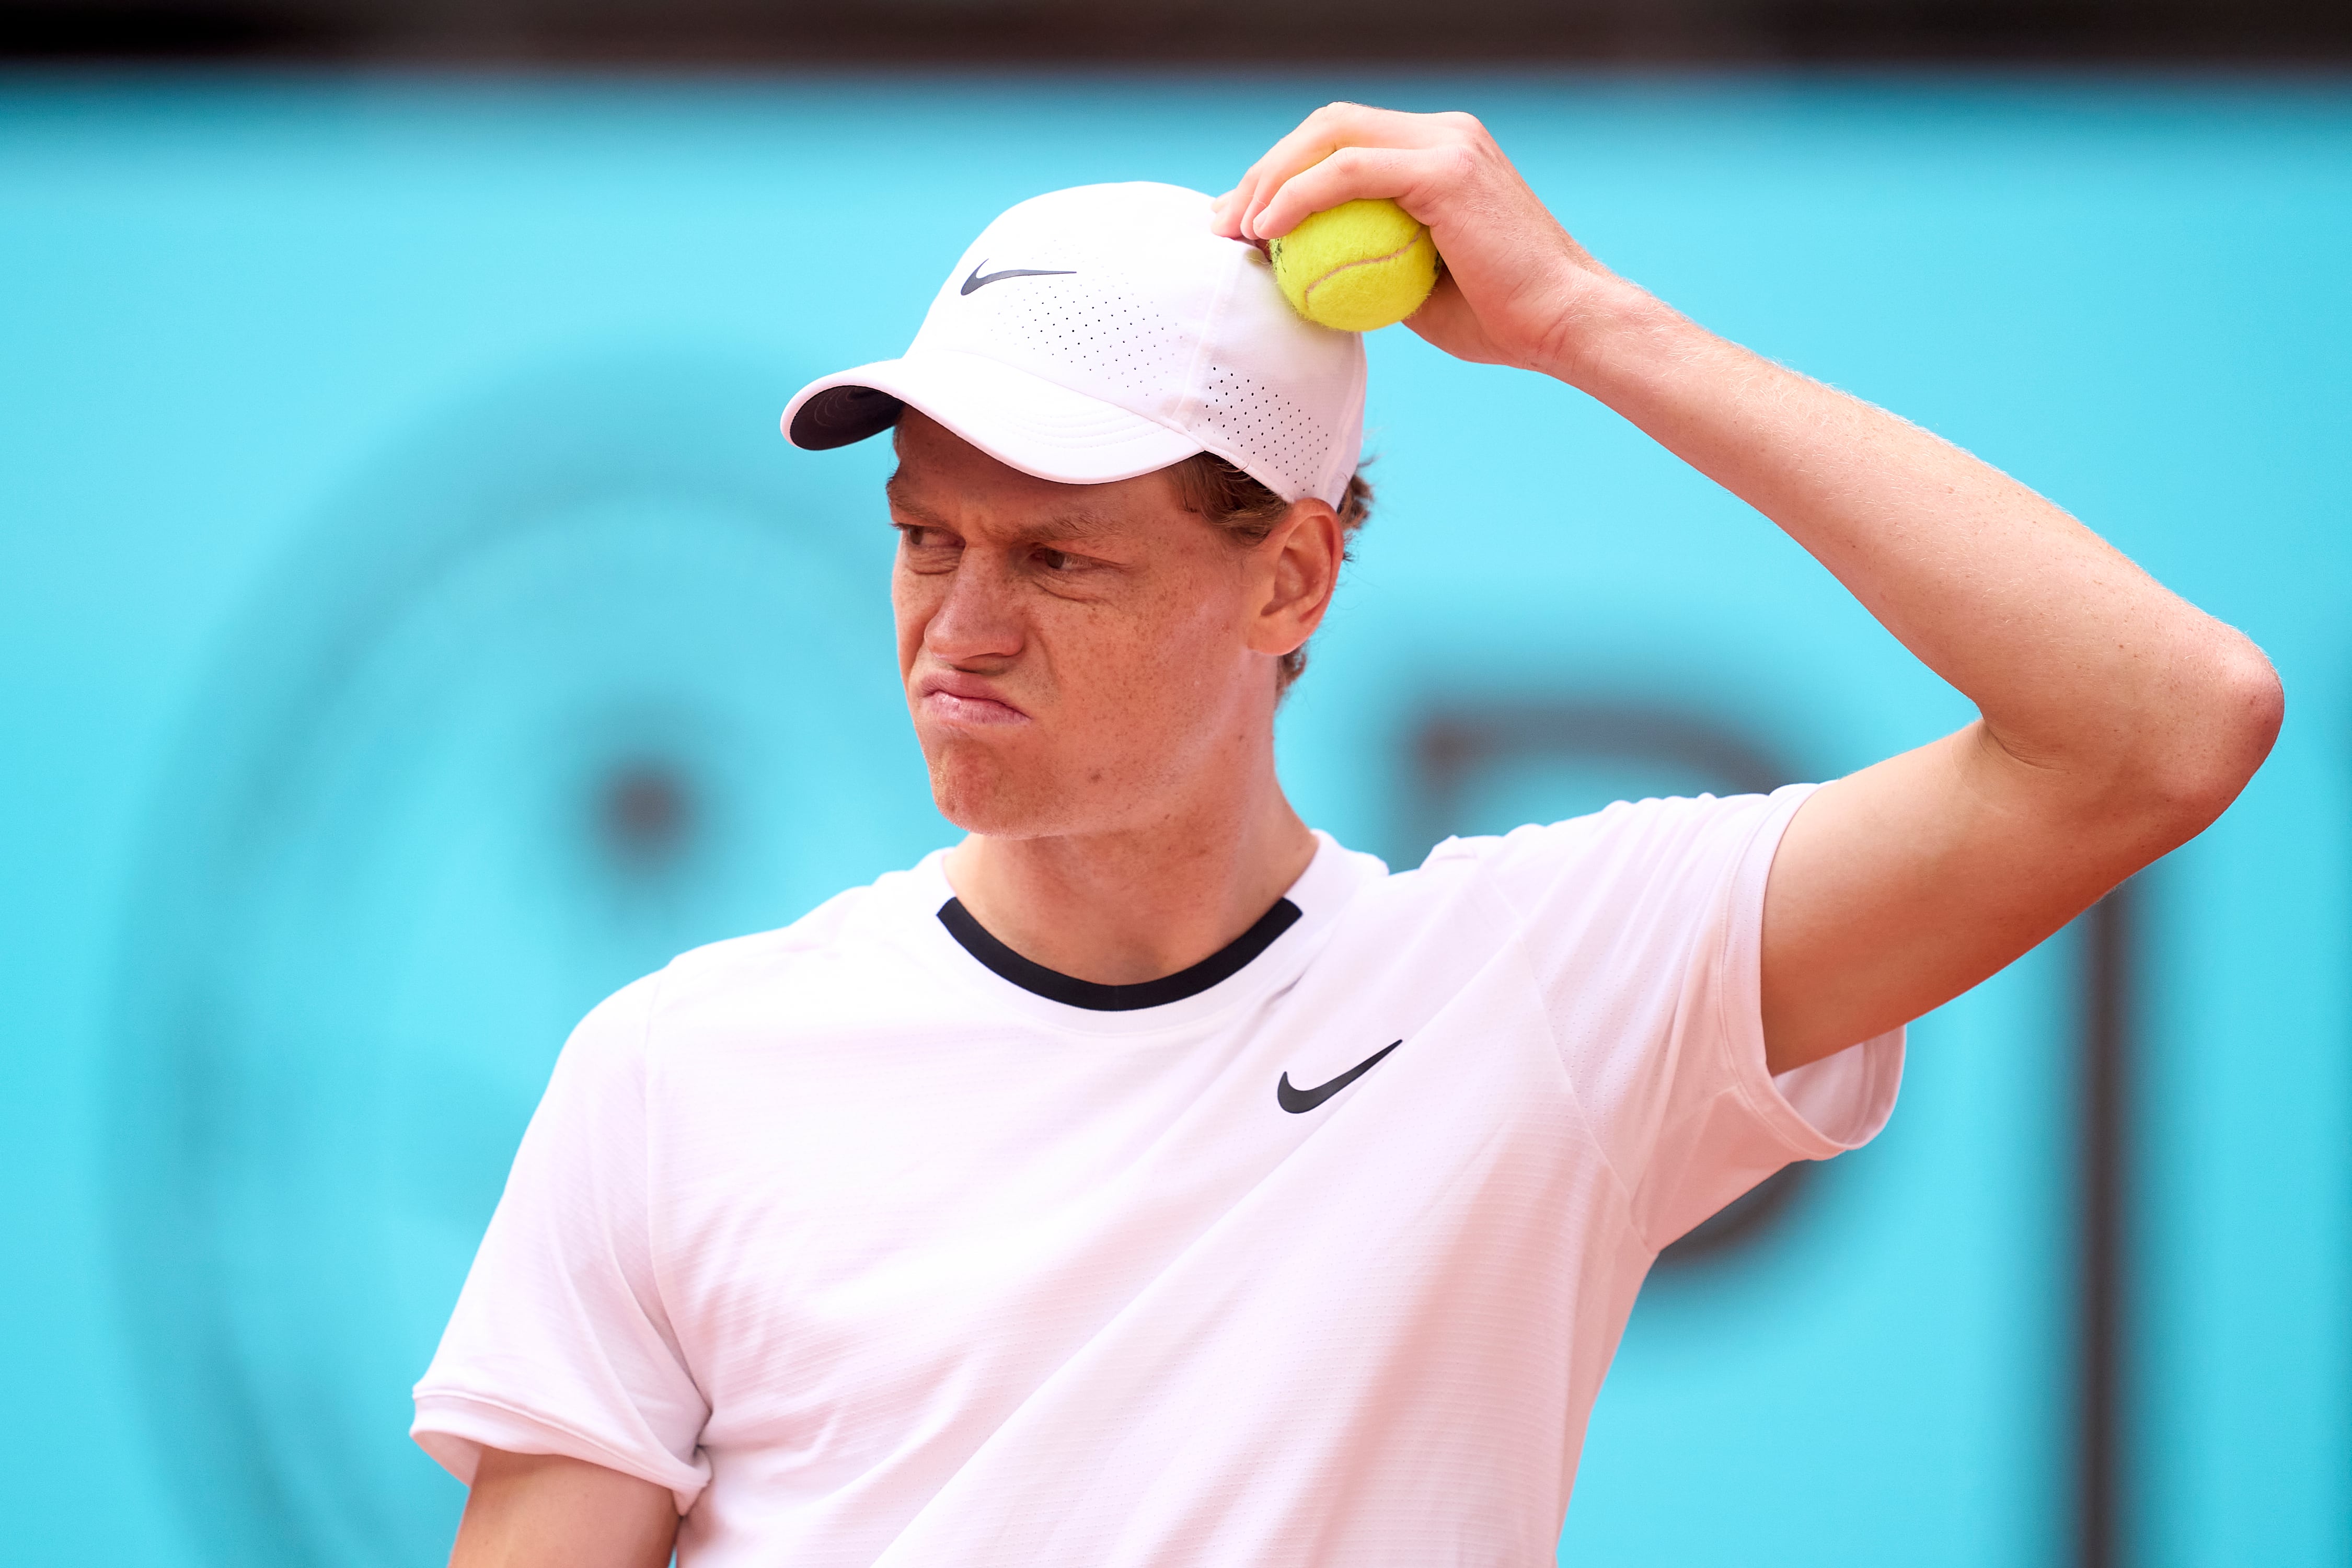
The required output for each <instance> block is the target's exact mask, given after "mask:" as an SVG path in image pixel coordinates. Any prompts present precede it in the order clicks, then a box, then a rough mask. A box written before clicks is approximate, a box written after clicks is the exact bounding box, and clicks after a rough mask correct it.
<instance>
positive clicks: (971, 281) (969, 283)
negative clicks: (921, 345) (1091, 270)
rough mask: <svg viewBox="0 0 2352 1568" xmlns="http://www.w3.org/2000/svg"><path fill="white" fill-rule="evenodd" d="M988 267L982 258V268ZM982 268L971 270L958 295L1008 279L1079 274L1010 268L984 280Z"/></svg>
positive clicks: (1065, 270)
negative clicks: (981, 273) (981, 272)
mask: <svg viewBox="0 0 2352 1568" xmlns="http://www.w3.org/2000/svg"><path fill="white" fill-rule="evenodd" d="M987 265H988V258H986V257H984V256H983V257H982V258H980V267H985V266H987ZM980 267H975V268H972V269H971V277H969V278H967V279H964V280H963V287H962V288H961V289H957V290H956V292H957V293H959V294H969V293H971V291H972V290H973V289H985V288H987V287H988V286H989V285H990V284H991V283H1002V282H1003V281H1004V279H1007V278H1070V277H1075V276H1076V273H1077V268H1074V267H1008V268H1005V269H1004V270H1003V271H1002V272H992V273H990V274H989V275H988V276H987V277H985V278H982V276H981V275H980Z"/></svg>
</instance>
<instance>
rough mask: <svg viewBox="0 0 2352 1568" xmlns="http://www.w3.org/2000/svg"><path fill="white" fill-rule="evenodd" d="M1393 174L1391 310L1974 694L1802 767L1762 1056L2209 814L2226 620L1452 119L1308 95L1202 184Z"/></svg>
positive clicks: (2247, 748) (1772, 893)
mask: <svg viewBox="0 0 2352 1568" xmlns="http://www.w3.org/2000/svg"><path fill="white" fill-rule="evenodd" d="M1358 196H1390V197H1393V198H1395V199H1396V200H1397V201H1398V202H1399V203H1401V204H1402V205H1403V206H1404V208H1405V210H1407V211H1408V212H1410V213H1412V215H1413V216H1415V217H1416V218H1418V219H1420V220H1421V221H1422V222H1423V223H1424V224H1427V225H1428V226H1429V228H1430V231H1431V234H1432V236H1433V238H1434V239H1435V241H1436V244H1437V248H1438V252H1439V254H1440V255H1442V256H1443V257H1444V258H1445V264H1446V275H1445V277H1444V278H1443V279H1441V280H1440V282H1439V285H1438V289H1437V292H1435V293H1434V294H1433V295H1432V296H1431V297H1430V300H1429V303H1428V304H1427V305H1425V306H1423V308H1422V310H1421V311H1420V312H1419V313H1418V314H1417V315H1415V316H1414V317H1413V318H1412V321H1411V323H1410V324H1411V325H1412V327H1413V328H1414V329H1415V330H1416V331H1419V332H1420V333H1421V334H1422V335H1423V337H1425V338H1427V339H1429V340H1430V342H1433V343H1435V344H1436V345H1437V346H1438V347H1440V348H1442V349H1444V350H1446V351H1447V352H1449V353H1454V354H1456V355H1459V356H1460V357H1462V358H1465V359H1470V360H1476V361H1480V362H1484V363H1499V364H1509V365H1516V366H1518V367H1520V368H1523V369H1528V370H1534V371H1538V372H1540V373H1542V374H1548V375H1552V376H1555V377H1557V378H1559V380H1561V381H1565V382H1567V383H1568V384H1570V385H1571V386H1575V387H1577V388H1579V389H1580V390H1581V391H1584V392H1586V393H1589V394H1590V395H1592V396H1594V397H1596V398H1598V399H1600V400H1601V402H1603V403H1605V404H1607V405H1609V406H1610V407H1612V408H1613V409H1615V410H1616V411H1617V412H1618V413H1620V414H1622V415H1623V416H1625V417H1626V418H1627V419H1630V420H1631V421H1633V423H1634V424H1635V425H1637V426H1640V427H1641V428H1642V429H1643V430H1644V431H1646V432H1648V433H1649V434H1650V435H1651V436H1652V437H1655V438H1656V439H1657V440H1658V441H1659V442H1660V443H1661V444H1662V445H1664V447H1667V448H1668V449H1669V450H1671V451H1673V452H1674V453H1675V455H1677V456H1678V457H1680V458H1683V459H1684V460H1685V462H1687V463H1689V464H1690V465H1691V466H1692V467H1694V468H1697V469H1698V470H1699V471H1701V472H1702V473H1705V474H1706V475H1707V476H1708V477H1709V478H1710V479H1714V480H1716V482H1717V483H1718V484H1720V485H1722V486H1723V487H1724V488H1725V489H1728V490H1730V491H1732V492H1733V493H1734V494H1736V495H1738V497H1740V498H1741V499H1742V500H1746V501H1747V502H1748V504H1749V505H1751V506H1753V507H1755V508H1756V509H1757V510H1759V511H1760V512H1762V513H1763V514H1764V515H1765V516H1767V517H1769V518H1770V519H1771V520H1772V521H1774V522H1776V523H1778V524H1780V527H1781V528H1783V529H1784V530H1786V531H1788V533H1789V534H1790V537H1791V538H1793V539H1795V540H1796V541H1797V542H1798V543H1800V544H1801V545H1802V546H1804V548H1805V549H1806V550H1807V551H1809V552H1811V554H1812V556H1813V557H1814V559H1816V560H1818V561H1819V562H1821V563H1822V565H1824V566H1826V567H1828V568H1829V570H1830V571H1831V572H1832V573H1833V574H1836V576H1837V578H1838V580H1839V581H1840V582H1841V583H1843V584H1845V586H1846V587H1847V588H1848V589H1849V590H1850V591H1851V592H1852V593H1853V595H1854V596H1855V597H1856V598H1858V599H1860V600H1861V601H1862V603H1863V604H1864V606H1865V607H1867V608H1868V609H1869V610H1870V612H1871V614H1872V615H1874V616H1876V617H1877V618H1878V620H1879V622H1880V624H1881V625H1883V626H1885V627H1886V629H1887V630H1888V631H1890V632H1892V633H1894V634H1895V637H1897V638H1899V639H1900V640H1901V641H1902V643H1903V645H1904V646H1905V647H1907V648H1909V649H1910V650H1911V651H1912V652H1913V653H1914V654H1916V655H1917V656H1918V657H1919V658H1920V659H1922V660H1923V661H1925V662H1926V663H1927V665H1928V666H1929V667H1930V668H1933V669H1934V670H1935V671H1936V672H1937V674H1938V675H1941V676H1942V677H1943V678H1944V679H1947V680H1948V681H1950V682H1951V683H1952V684H1953V685H1954V686H1955V687H1957V688H1958V689H1960V690H1961V691H1962V692H1963V693H1965V694H1966V695H1967V696H1968V697H1969V699H1970V700H1972V701H1973V702H1975V704H1976V706H1977V710H1978V712H1979V714H1980V715H1981V717H1980V718H1979V720H1978V721H1976V722H1975V723H1972V724H1970V725H1969V726H1968V727H1966V728H1965V729H1962V730H1960V731H1957V732H1955V733H1953V734H1950V735H1947V736H1945V737H1944V738H1943V739H1941V740H1939V741H1936V742H1932V743H1930V744H1928V745H1925V746H1922V747H1920V748H1919V749H1918V750H1916V751H1913V752H1906V753H1904V754H1903V755H1901V756H1897V757H1895V758H1892V759H1890V760H1889V761H1886V762H1884V763H1878V764H1877V765H1876V766H1874V767H1871V768H1867V769H1864V771H1863V772H1861V773H1855V774H1853V776H1851V777H1849V778H1845V779H1842V780H1839V781H1838V782H1836V783H1835V784H1830V785H1829V786H1827V787H1825V788H1823V789H1822V790H1821V791H1820V792H1819V793H1818V794H1816V795H1813V796H1812V798H1811V799H1810V800H1808V801H1807V802H1806V803H1805V805H1803V807H1802V808H1801V809H1800V810H1799V812H1798V813H1797V816H1796V817H1795V819H1794V820H1793V821H1792V822H1791V823H1790V826H1789V830H1788V835H1787V837H1786V838H1785V839H1784V840H1783V841H1782V844H1781V847H1780V853H1779V856H1778V858H1776V859H1775V861H1774V862H1773V867H1772V873H1771V878H1770V880H1769V884H1768V886H1767V889H1766V893H1765V906H1764V954H1763V992H1764V995H1763V1006H1764V1026H1765V1039H1766V1048H1767V1058H1768V1061H1769V1066H1770V1067H1771V1068H1772V1070H1773V1071H1775V1072H1781V1071H1786V1070H1787V1069H1789V1068H1792V1067H1798V1066H1801V1065H1802V1064H1804V1063H1806V1062H1809V1061H1813V1060H1816V1059H1818V1058H1822V1057H1824V1056H1827V1055H1829V1054H1831V1053H1832V1052H1834V1051H1837V1050H1840V1049H1843V1047H1847V1046H1849V1045H1853V1044H1854V1043H1855V1042H1857V1041H1860V1040H1863V1039H1866V1038H1868V1037H1871V1036H1872V1035H1874V1034H1877V1033H1879V1032H1881V1031H1883V1030H1885V1029H1888V1028H1892V1027H1893V1026H1895V1025H1897V1024H1901V1023H1904V1022H1906V1021H1908V1020H1909V1019H1912V1018H1915V1017H1917V1016H1919V1015H1920V1014H1922V1013H1925V1012H1927V1011H1928V1010H1929V1009H1930V1008H1933V1007H1935V1006H1937V1005H1939V1004H1941V1003H1943V1002H1945V1001H1948V1000H1949V999H1950V998H1951V997H1953V996H1956V995H1958V994H1959V993H1961V992H1963V991H1965V990H1967V989H1968V988H1969V986H1971V985H1974V984H1976V983H1977V982H1979V980H1982V979H1984V978H1985V977H1986V976H1987V975H1989V974H1991V973H1993V972H1995V971H1996V970H1998V969H2000V967H2001V966H2002V965H2004V964H2006V963H2010V962H2011V960H2012V959H2015V958H2016V957H2018V956H2019V955H2020V954H2021V953H2023V952H2026V951H2027V950H2028V949H2030V948H2031V947H2032V946H2033V945H2034V944H2035V943H2036V942H2040V941H2041V940H2042V938H2044V937H2046V936H2048V935H2049V934H2050V933H2051V932H2053V931H2056V930H2057V929H2058V928H2059V927H2060V926H2062V925H2063V924H2064V923H2065V922H2066V921H2068V920H2070V919H2072V918H2073V917H2074V915H2075V914H2077V913H2079V912H2080V911H2081V910H2084V909H2085V908H2086V907H2088V906H2089V905H2090V904H2091V903H2092V902H2094V901H2095V900H2097V899H2098V897H2099V896H2100V895H2101V894H2102V893H2104V892H2105V891H2106V890H2107V889H2109V888H2111V887H2113V886H2115V884H2116V883H2117V882H2119V881H2121V880H2122V879H2124V878H2126V877H2127V876H2129V875H2130V874H2131V873H2132V872H2134V871H2136V870H2137V869H2138V868H2141V867H2142V866H2145V865H2147V863H2148V862H2149V861H2151V860H2153V859H2155V858H2157V857H2158V856H2159V855H2162V854H2164V853H2165V852H2166V851H2167V850H2168V849H2171V848H2172V847H2175V846H2177V845H2179V844H2180V843H2181V842H2183V841H2184V840H2186V839H2188V838H2189V837H2193V836H2194V835H2195V834H2197V833H2198V832H2199V831H2200V830H2201V829H2202V828H2203V827H2204V826H2206V825H2207V824H2208V823H2210V822H2211V821H2212V820H2213V819H2214V818H2215V817H2216V816H2220V815H2221V811H2222V810H2223V808H2224V807H2226V806H2227V805H2229V804H2230V802H2231V800H2233V799H2234V798H2236V796H2237V794H2238V792H2239V791H2240V790H2241V789H2242V788H2243V787H2244V785H2245V784H2246V781H2247V780H2248V779H2249V778H2251V777H2252V774H2253V772H2254V770H2255V769H2256V768H2257V767H2259V766H2260V765H2261V763H2262V761H2263V757H2264V756H2265V755H2267V754H2268V752H2269V750H2270V745H2271V742H2272V740H2273V737H2274V736H2275V735H2276V734H2277V731H2278V725H2279V721H2280V715H2281V711H2282V706H2283V699H2282V696H2281V693H2280V689H2279V684H2278V678H2277V676H2276V675H2275V674H2274V673H2273V671H2272V669H2271V667H2270V664H2269V662H2268V661H2267V660H2266V659H2264V658H2263V655H2262V652H2261V650H2260V649H2258V648H2256V647H2254V646H2253V644H2252V642H2250V641H2248V640H2247V639H2246V638H2245V637H2243V636H2242V635H2241V634H2239V633H2238V632H2236V631H2233V630H2232V629H2231V628H2230V627H2228V626H2223V625H2221V623H2220V622H2218V621H2215V620H2214V619H2212V618H2211V617H2210V616H2206V615H2205V614H2203V613H2202V612H2201V611H2200V610H2198V609H2197V608H2196V607H2195V606H2193V605H2189V604H2188V603H2186V602H2185V601H2183V600H2182V599H2180V598H2179V597H2178V596H2176V595H2173V594H2171V593H2169V592H2168V591H2167V590H2166V589H2165V588H2164V587H2162V586H2161V585H2160V584H2158V583H2157V582H2155V581H2154V580H2153V579H2152V578H2150V577H2149V576H2147V574H2145V573H2143V572H2141V571H2140V570H2139V569H2138V568H2137V566H2134V565H2133V564H2132V563H2130V562H2129V561H2127V560H2126V559H2125V558H2124V557H2123V556H2122V555H2121V554H2120V553H2118V552H2116V550H2114V549H2113V548H2112V547H2110V546H2109V545H2108V544H2106V543H2105V542H2104V541H2103V540H2101V539H2100V538H2099V537H2098V536H2097V535H2096V534H2095V533H2093V532H2092V531H2090V530H2089V529H2087V528H2084V526H2083V525H2082V524H2081V523H2079V522H2077V521H2074V519H2073V518H2072V517H2069V516H2068V515H2067V514H2066V513H2065V512H2064V511H2063V510H2060V509H2059V508H2057V507H2056V506H2053V505H2052V504H2051V503H2050V502H2049V501H2047V500H2043V499H2042V497H2041V496H2038V495H2036V494H2035V493H2034V492H2033V491H2032V490H2030V489H2027V488H2026V487H2025V486H2023V485H2021V484H2019V483H2018V482H2017V481H2016V480H2014V479H2010V478H2009V477H2008V476H2007V475H2005V474H2002V473H2000V471H1998V470H1997V469H1995V468H1991V467H1990V466H1989V465H1987V464H1985V463H1982V462H1980V461H1979V460H1978V459H1976V458H1972V457H1970V456H1969V454H1968V453H1966V452H1963V451H1961V450H1960V449H1959V448H1958V447H1954V446H1952V445H1951V444H1949V443H1948V442H1946V441H1943V440H1941V439H1939V438H1937V437H1935V436H1932V435H1930V434H1928V433H1927V431H1925V430H1922V429H1920V428H1919V427H1918V426H1915V425H1912V424H1910V423H1908V422H1906V421H1905V420H1903V419H1900V418H1897V417H1896V416H1894V415H1892V414H1888V413H1886V412H1885V411H1884V410H1883V409H1878V408H1874V407H1872V406H1871V405H1868V404H1865V403H1863V402H1861V401H1859V400H1857V399H1855V398H1852V397H1848V396H1846V395H1844V394H1843V393H1840V392H1837V391H1834V390H1832V388H1830V387H1827V386H1823V385H1822V384H1820V383H1818V382H1815V381H1811V380H1809V379H1808V378H1806V377H1804V376H1801V375H1799V374H1795V373H1794V372H1791V371H1789V370H1785V369H1782V368H1781V367H1780V366H1779V365H1776V364H1773V363H1769V361H1766V360H1763V359H1761V358H1759V357H1758V356H1757V355H1755V354H1752V353H1748V351H1747V350H1745V349H1742V348H1740V347H1738V345H1736V344H1734V343H1730V342H1726V341H1724V340H1723V339H1721V338H1718V337H1717V336H1715V335H1714V334H1712V333H1710V332H1708V331H1706V330H1705V329H1703V328H1701V327H1699V326H1697V325H1696V324H1695V323H1693V322H1691V321H1687V320H1685V318H1683V317H1682V316H1680V315H1677V314H1676V313H1675V311H1673V310H1670V309H1668V308H1667V307H1666V306H1665V305H1664V304H1663V303H1661V302H1660V301H1659V300H1655V299H1654V298H1653V297H1651V296H1650V295H1649V294H1647V293H1645V292H1644V291H1643V290H1642V289H1638V288H1636V287H1635V286H1633V284H1631V283H1629V282H1627V281H1625V280H1624V279H1621V278H1619V277H1617V276H1615V275H1614V274H1613V273H1611V272H1610V271H1609V270H1608V269H1607V268H1604V267H1602V266H1601V264H1600V263H1598V262H1597V261H1595V260H1594V259H1593V258H1592V257H1591V255H1590V254H1589V253H1587V252H1586V251H1585V250H1584V248H1583V247H1581V246H1580V245H1578V244H1577V242H1576V241H1575V240H1574V239H1572V238H1571V237H1570V236H1569V234H1568V232H1567V231H1566V230H1565V229H1564V228H1562V227H1561V226H1560V225H1559V221H1558V220H1557V219H1555V218H1554V217H1553V216H1552V215H1551V214H1550V213H1549V212H1548V211H1547V210H1546V209H1545V208H1544V206H1543V204H1542V203H1541V202H1540V201H1538V199H1537V198H1536V196H1535V194H1534V193H1533V192H1532V191H1530V190H1529V189H1528V185H1527V184H1526V182H1525V181H1523V180H1522V179H1521V178H1520V177H1519V175H1518V173H1517V170H1515V169H1514V168H1513V167H1512V166H1511V163H1510V161H1509V160H1508V159H1507V158H1506V157H1505V156H1504V155H1503V153H1502V150H1501V149H1500V148H1499V147H1497V146H1496V144H1495V142H1494V140H1493V138H1492V137H1490V136H1488V135H1487V133H1486V130H1485V129H1484V127H1482V126H1480V125H1479V124H1478V122H1477V121H1475V120H1473V119H1471V118H1470V117H1469V116H1467V115H1460V114H1440V115H1407V114H1397V113H1392V112H1390V111H1387V110H1375V109H1367V108H1364V107H1361V106H1359V105H1355V104H1334V105H1331V106H1330V107H1328V108H1326V109H1323V110H1318V111H1317V112H1316V113H1315V114H1313V115H1312V116H1310V117H1309V118H1308V119H1307V121H1306V122H1305V123H1303V124H1302V125H1300V126H1299V128H1298V129H1297V131H1295V132H1292V133H1291V134H1290V135H1289V136H1287V137H1286V138H1284V139H1283V141H1282V142H1278V143H1277V144H1276V146H1275V147H1274V148H1273V150H1272V151H1270V152H1269V153H1267V154H1266V155H1265V157H1264V158H1262V159H1260V160H1259V161H1258V163H1256V164H1255V166H1254V167H1252V169H1251V170H1250V171H1249V173H1248V174H1246V175H1245V176H1244V179H1243V181H1242V183H1241V184H1239V185H1238V186H1236V187H1235V188H1234V190H1233V191H1232V192H1230V193H1228V195H1226V196H1224V197H1223V198H1222V199H1221V201H1220V204H1219V210H1218V222H1219V224H1220V226H1222V228H1223V231H1224V232H1225V233H1227V234H1230V235H1235V236H1238V237H1245V238H1252V239H1269V238H1273V237H1276V236H1279V235H1282V234H1286V233H1287V232H1289V230H1290V228H1291V226H1293V225H1295V224H1297V222H1298V221H1299V220H1300V219H1301V218H1303V217H1305V216H1307V215H1308V214H1309V213H1313V212H1318V211H1320V210H1322V209H1324V208H1326V207H1329V206H1332V205H1337V204H1338V203H1339V202H1342V201H1347V200H1350V199H1352V198H1355V197H1358Z"/></svg>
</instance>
